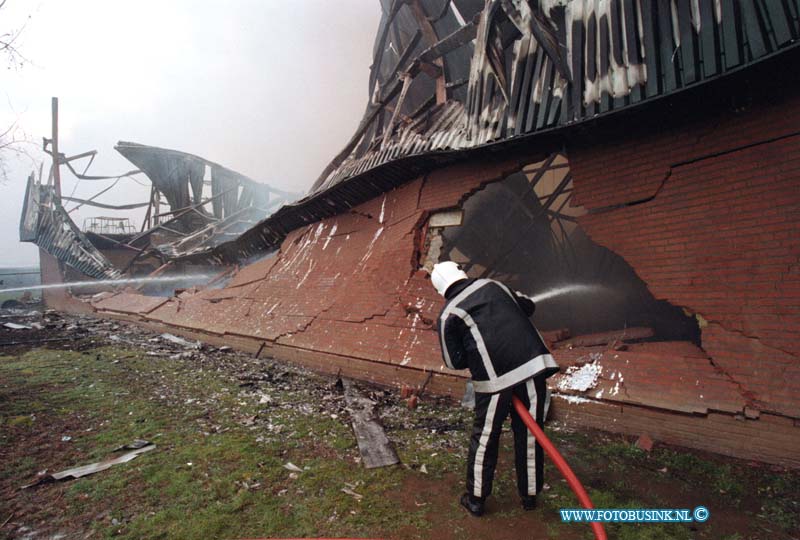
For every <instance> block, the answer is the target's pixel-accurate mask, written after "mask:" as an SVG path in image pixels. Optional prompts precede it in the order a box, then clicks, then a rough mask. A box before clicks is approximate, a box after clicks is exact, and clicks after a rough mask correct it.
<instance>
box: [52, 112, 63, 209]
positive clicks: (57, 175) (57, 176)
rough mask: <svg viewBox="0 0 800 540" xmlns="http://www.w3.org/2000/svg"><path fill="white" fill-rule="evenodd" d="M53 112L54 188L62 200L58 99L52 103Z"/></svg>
mask: <svg viewBox="0 0 800 540" xmlns="http://www.w3.org/2000/svg"><path fill="white" fill-rule="evenodd" d="M52 110H53V135H52V136H53V139H52V146H51V149H52V151H53V186H54V187H55V192H56V197H58V198H59V199H60V198H61V160H60V159H59V157H58V98H57V97H54V98H53V101H52Z"/></svg>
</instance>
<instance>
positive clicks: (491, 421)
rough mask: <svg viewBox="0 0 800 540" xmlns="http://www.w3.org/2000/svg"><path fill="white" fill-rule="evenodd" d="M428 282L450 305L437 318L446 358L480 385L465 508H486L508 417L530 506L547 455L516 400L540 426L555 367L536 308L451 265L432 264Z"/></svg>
mask: <svg viewBox="0 0 800 540" xmlns="http://www.w3.org/2000/svg"><path fill="white" fill-rule="evenodd" d="M431 281H432V283H433V286H434V287H435V288H436V290H437V291H438V293H439V294H441V295H442V296H444V298H445V305H444V309H442V313H441V315H440V316H439V337H440V339H441V345H442V355H443V356H444V362H445V364H446V365H447V367H449V368H450V369H467V368H469V370H470V373H471V374H472V384H473V386H474V389H475V422H474V425H473V429H472V438H471V440H470V445H469V457H468V461H467V492H466V493H464V495H462V497H461V501H460V502H461V505H462V506H464V508H466V509H467V510H468V511H469V512H470V513H471V514H472V515H474V516H480V515H482V514H483V511H484V503H485V501H486V497H488V496H489V495H490V494H491V492H492V480H493V478H494V469H495V465H496V464H497V451H498V446H499V439H500V431H501V429H502V426H503V422H504V421H505V419H506V417H507V416H508V415H509V413H510V414H511V427H512V430H513V432H514V456H515V459H514V464H515V468H516V472H517V488H518V490H519V495H520V498H521V502H522V507H523V508H524V509H525V510H533V508H535V506H536V495H537V494H538V493H539V492H540V491H541V489H542V475H543V463H542V461H543V452H542V448H541V446H540V445H539V443H538V442H537V441H536V440H535V439H534V437H533V435H531V434H530V433H529V431H528V429H527V428H526V427H525V424H524V423H523V422H522V419H521V418H520V417H519V416H518V414H517V412H516V410H515V409H514V407H513V406H512V404H511V398H512V396H517V397H519V398H520V399H521V400H522V402H523V403H524V404H525V406H526V407H527V408H528V410H529V411H530V414H531V416H532V417H533V418H534V419H535V420H536V422H537V423H538V424H539V425H540V426H541V425H542V424H543V422H544V419H545V417H546V414H547V411H546V408H547V405H549V395H548V390H547V384H546V382H545V381H546V379H547V378H548V377H550V376H552V375H553V374H555V373H556V372H557V371H558V366H557V365H556V363H555V361H554V360H553V357H552V356H551V355H550V352H549V351H548V349H547V346H546V345H545V343H544V341H543V340H542V337H541V335H540V334H539V332H538V331H537V330H536V328H535V327H534V326H533V324H532V323H531V322H530V320H529V317H531V316H532V315H533V311H534V309H535V305H534V303H533V300H531V299H530V298H528V297H527V296H525V295H523V294H521V293H518V292H514V291H512V290H511V289H509V288H508V287H507V286H505V285H504V284H502V283H500V282H498V281H494V280H491V279H469V278H468V277H467V275H466V274H465V273H464V272H463V271H462V270H461V269H460V268H459V266H458V265H457V264H456V263H454V262H452V261H446V262H441V263H438V264H436V265H434V267H433V272H432V273H431Z"/></svg>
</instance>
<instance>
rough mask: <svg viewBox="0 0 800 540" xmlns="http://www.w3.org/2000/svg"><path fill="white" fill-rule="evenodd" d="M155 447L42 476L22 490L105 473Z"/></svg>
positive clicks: (143, 448) (145, 447)
mask: <svg viewBox="0 0 800 540" xmlns="http://www.w3.org/2000/svg"><path fill="white" fill-rule="evenodd" d="M155 447H156V445H154V444H148V445H146V446H142V447H141V448H137V449H136V450H133V451H131V452H128V453H127V454H123V455H121V456H119V457H116V458H113V459H107V460H104V461H99V462H97V463H91V464H89V465H82V466H80V467H74V468H72V469H67V470H64V471H61V472H57V473H53V474H46V475H43V476H42V477H41V478H39V480H37V481H36V482H34V483H32V484H27V485H25V486H22V489H27V488H31V487H34V486H38V485H40V484H49V483H51V482H58V481H62V480H75V479H76V478H82V477H84V476H89V475H90V474H95V473H98V472H101V471H105V470H106V469H110V468H111V467H113V466H114V465H119V464H121V463H127V462H129V461H131V460H133V459H136V458H137V457H138V456H139V455H140V454H144V453H145V452H149V451H150V450H153V449H155Z"/></svg>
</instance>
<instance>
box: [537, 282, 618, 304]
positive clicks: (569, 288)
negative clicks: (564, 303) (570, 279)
mask: <svg viewBox="0 0 800 540" xmlns="http://www.w3.org/2000/svg"><path fill="white" fill-rule="evenodd" d="M605 288H606V287H604V286H603V285H584V284H580V283H576V284H574V285H559V286H557V287H552V288H550V289H547V290H546V291H544V292H540V293H538V294H535V295H533V296H531V300H533V302H534V303H539V302H543V301H545V300H550V299H551V298H556V297H558V296H562V295H564V294H574V293H588V292H598V291H601V290H604V289H605Z"/></svg>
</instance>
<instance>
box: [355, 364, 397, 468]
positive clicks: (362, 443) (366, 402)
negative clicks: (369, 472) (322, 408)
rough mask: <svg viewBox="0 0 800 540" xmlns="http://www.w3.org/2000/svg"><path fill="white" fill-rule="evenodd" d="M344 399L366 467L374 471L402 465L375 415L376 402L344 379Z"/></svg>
mask: <svg viewBox="0 0 800 540" xmlns="http://www.w3.org/2000/svg"><path fill="white" fill-rule="evenodd" d="M342 383H343V385H344V399H345V402H346V403H347V409H348V411H349V412H350V419H351V421H352V424H353V432H355V434H356V440H357V441H358V451H359V452H361V459H362V462H363V463H364V467H366V468H367V469H374V468H377V467H386V466H388V465H395V464H397V463H400V459H399V458H398V457H397V453H396V452H395V451H394V447H393V446H392V443H391V442H390V441H389V438H388V437H387V436H386V433H385V432H384V431H383V426H382V425H381V424H380V422H379V421H378V417H377V415H376V414H375V402H374V401H372V400H371V399H368V398H366V397H364V396H362V395H361V394H360V393H359V392H358V389H356V387H355V385H354V384H353V382H352V381H351V380H350V379H342Z"/></svg>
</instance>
